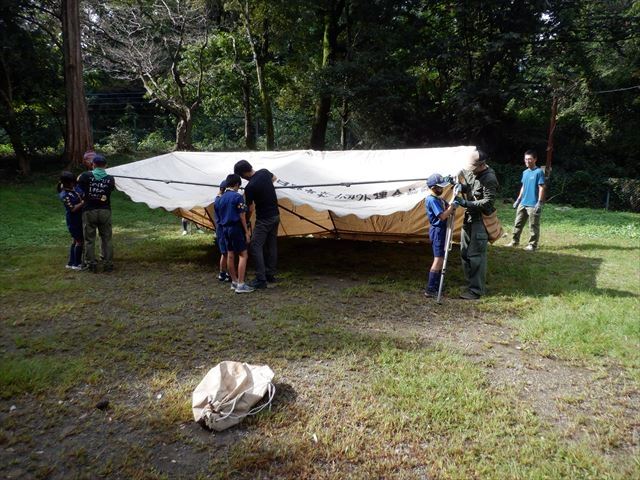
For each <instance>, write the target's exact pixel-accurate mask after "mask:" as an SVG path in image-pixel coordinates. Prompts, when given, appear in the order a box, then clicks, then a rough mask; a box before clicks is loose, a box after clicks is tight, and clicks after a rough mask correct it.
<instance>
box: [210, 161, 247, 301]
mask: <svg viewBox="0 0 640 480" xmlns="http://www.w3.org/2000/svg"><path fill="white" fill-rule="evenodd" d="M226 182H227V189H226V190H225V192H224V193H223V194H222V196H221V197H220V200H219V201H218V211H219V214H220V225H222V231H223V234H224V239H225V242H226V244H227V266H228V268H229V273H231V286H232V288H233V289H234V290H235V292H236V293H250V292H253V288H252V287H250V286H249V285H247V284H246V283H244V277H245V273H246V270H247V259H248V258H249V255H248V254H247V244H248V243H249V229H248V228H247V220H246V211H247V208H246V205H245V203H244V197H243V196H242V195H240V194H239V193H238V189H239V188H240V183H241V182H242V180H241V179H240V176H239V175H236V174H234V173H232V174H230V175H228V176H227V179H226ZM236 255H237V256H238V268H237V269H236V265H235V257H236Z"/></svg>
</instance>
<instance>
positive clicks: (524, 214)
mask: <svg viewBox="0 0 640 480" xmlns="http://www.w3.org/2000/svg"><path fill="white" fill-rule="evenodd" d="M537 161H538V154H537V153H536V152H535V150H527V151H526V152H525V153H524V164H525V165H526V166H527V169H526V170H525V171H524V172H522V187H520V193H519V194H518V198H517V199H516V201H515V202H514V204H513V208H517V211H516V221H515V225H514V226H513V237H512V238H511V242H509V244H508V245H507V246H508V247H516V246H518V244H519V243H520V235H521V234H522V230H523V228H524V225H525V223H527V219H529V230H530V231H531V234H530V236H529V243H528V245H527V246H526V247H525V248H524V249H525V250H528V251H530V252H533V251H534V250H536V249H537V248H538V241H539V240H540V216H541V214H542V207H543V205H544V172H543V171H542V169H541V168H540V167H538V166H536V162H537Z"/></svg>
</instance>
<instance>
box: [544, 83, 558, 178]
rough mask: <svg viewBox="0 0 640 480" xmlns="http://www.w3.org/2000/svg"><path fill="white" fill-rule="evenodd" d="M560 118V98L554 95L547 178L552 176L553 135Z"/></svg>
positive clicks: (545, 172)
mask: <svg viewBox="0 0 640 480" xmlns="http://www.w3.org/2000/svg"><path fill="white" fill-rule="evenodd" d="M557 118H558V96H557V95H553V100H552V102H551V119H550V120H549V137H548V139H547V160H546V162H545V167H544V174H545V177H547V178H549V177H550V176H551V162H552V161H553V134H554V133H555V129H556V123H557Z"/></svg>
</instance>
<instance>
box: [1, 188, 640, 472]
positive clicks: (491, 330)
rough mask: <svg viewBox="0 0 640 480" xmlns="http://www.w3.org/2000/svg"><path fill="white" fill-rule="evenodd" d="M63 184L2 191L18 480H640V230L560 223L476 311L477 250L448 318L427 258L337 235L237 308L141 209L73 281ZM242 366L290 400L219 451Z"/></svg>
mask: <svg viewBox="0 0 640 480" xmlns="http://www.w3.org/2000/svg"><path fill="white" fill-rule="evenodd" d="M54 183H55V182H54V179H52V178H50V179H48V178H40V179H38V180H36V181H34V182H31V183H26V184H21V185H7V184H4V185H1V186H0V214H1V216H2V225H1V227H0V247H1V248H2V252H3V255H2V256H1V257H0V292H1V293H0V328H1V331H2V336H1V340H0V351H1V363H0V477H2V478H98V477H106V478H139V479H143V478H144V479H147V478H248V479H253V478H291V479H299V478H322V479H324V478H327V479H329V478H331V479H342V478H362V479H367V478H407V479H413V478H424V479H468V478H482V479H484V478H490V479H505V478H527V479H543V478H549V479H555V478H572V479H573V478H575V479H629V478H640V420H639V419H640V321H639V318H640V315H639V306H640V300H639V298H640V216H638V215H637V214H631V213H623V212H605V211H601V210H598V211H596V210H586V209H572V208H566V207H561V206H557V205H553V204H550V205H547V206H546V207H545V208H546V209H545V211H544V213H543V220H542V229H543V232H542V244H541V248H540V250H539V251H537V252H535V253H530V252H525V251H523V250H521V249H509V248H507V247H505V246H504V244H505V243H506V240H505V241H502V242H498V244H496V245H494V246H492V247H491V248H490V257H489V270H490V271H489V285H488V286H489V290H490V294H489V295H488V296H487V297H485V298H483V299H482V300H481V301H480V302H476V303H471V304H469V303H465V302H464V301H461V300H458V299H456V298H455V293H456V292H457V287H459V286H461V285H462V273H461V268H460V265H459V261H458V253H457V251H456V252H454V253H453V255H452V262H451V265H450V278H449V279H448V285H449V291H450V292H451V296H450V297H448V298H447V299H446V300H445V302H444V303H443V304H442V305H437V304H435V302H433V301H430V300H428V299H425V298H424V297H423V296H422V294H421V292H420V290H421V288H422V287H423V282H424V278H425V274H426V269H427V266H428V265H429V263H430V251H429V248H428V247H427V246H425V245H412V244H402V245H399V244H382V243H363V242H349V241H332V240H317V239H287V240H282V241H281V242H280V245H279V246H280V277H281V279H282V281H281V282H280V283H279V284H278V286H277V287H276V288H270V289H268V290H266V291H260V292H256V293H254V294H252V295H234V294H233V293H232V292H230V290H229V289H228V286H227V285H226V284H220V283H219V282H218V281H217V280H216V279H215V275H216V274H217V268H215V264H216V255H217V254H216V250H215V247H214V246H213V242H212V236H211V234H205V235H195V234H194V235H189V236H186V237H182V236H181V235H180V226H179V221H178V220H177V218H176V217H174V216H172V215H171V214H168V213H166V212H162V211H157V210H149V209H148V208H147V207H146V206H144V205H138V204H134V203H132V202H130V201H128V200H127V199H126V198H124V196H123V195H122V194H120V193H117V194H116V195H115V198H114V200H113V212H114V214H113V215H114V234H115V241H114V244H115V266H116V270H115V272H113V273H112V274H97V275H95V274H90V273H84V272H80V273H78V272H71V271H67V270H65V269H64V264H65V262H66V253H67V250H68V243H69V239H68V234H67V232H66V227H65V224H64V213H63V209H62V206H61V204H60V203H59V201H58V200H57V199H56V197H55V193H54ZM500 217H501V219H502V220H503V223H504V224H505V227H507V230H510V225H511V223H512V221H513V211H512V210H511V209H510V208H509V205H501V208H500ZM222 360H239V361H246V362H249V363H256V364H261V363H266V364H268V365H269V366H270V367H271V368H272V369H273V370H274V372H275V373H276V378H275V381H276V386H277V394H276V397H275V400H274V405H273V408H272V409H271V411H265V412H263V413H261V414H259V415H258V416H257V417H254V418H251V419H248V420H246V421H245V422H243V423H242V424H241V425H240V426H238V427H235V428H232V429H230V430H228V431H226V432H223V433H219V434H212V433H210V432H206V431H205V430H203V429H202V428H201V427H200V426H198V425H196V424H195V423H194V422H193V417H192V415H191V403H190V402H191V392H192V391H193V389H194V388H195V386H196V385H197V384H198V382H199V381H200V379H201V378H202V377H203V376H204V374H205V373H206V372H207V370H208V369H209V368H211V367H213V366H214V365H215V364H217V363H218V362H220V361H222ZM100 400H108V401H109V408H108V409H107V410H105V411H102V410H98V409H96V408H95V405H96V403H97V402H98V401H100Z"/></svg>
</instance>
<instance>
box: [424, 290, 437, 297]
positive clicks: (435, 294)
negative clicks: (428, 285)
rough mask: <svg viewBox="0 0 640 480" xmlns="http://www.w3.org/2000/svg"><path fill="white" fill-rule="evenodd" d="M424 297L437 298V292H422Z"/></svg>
mask: <svg viewBox="0 0 640 480" xmlns="http://www.w3.org/2000/svg"><path fill="white" fill-rule="evenodd" d="M424 296H425V297H428V298H438V291H437V290H424Z"/></svg>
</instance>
